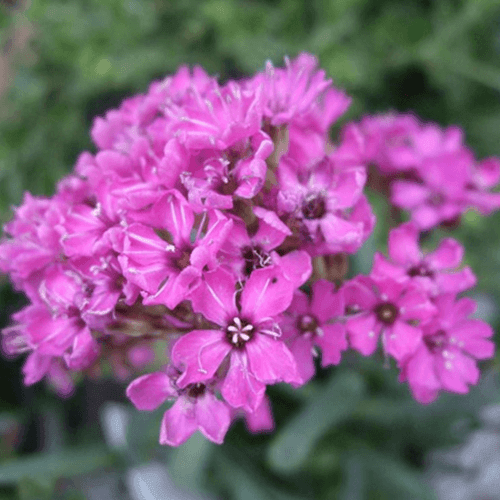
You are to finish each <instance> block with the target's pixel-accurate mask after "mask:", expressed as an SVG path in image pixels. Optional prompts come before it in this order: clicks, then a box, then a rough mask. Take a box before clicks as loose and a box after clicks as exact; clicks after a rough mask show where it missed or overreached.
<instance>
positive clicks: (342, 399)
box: [268, 372, 364, 473]
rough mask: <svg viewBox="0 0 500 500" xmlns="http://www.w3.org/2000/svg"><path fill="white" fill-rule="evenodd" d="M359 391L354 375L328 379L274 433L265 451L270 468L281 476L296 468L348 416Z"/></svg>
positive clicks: (358, 379) (360, 386) (359, 383)
mask: <svg viewBox="0 0 500 500" xmlns="http://www.w3.org/2000/svg"><path fill="white" fill-rule="evenodd" d="M363 392H364V386H363V379H362V378H361V376H360V375H358V374H356V373H353V372H343V373H340V374H339V375H336V376H334V377H332V378H331V379H330V381H329V382H328V384H327V385H326V387H325V388H324V389H323V390H322V391H319V392H318V394H316V395H315V396H314V398H312V399H311V400H310V401H309V402H308V404H307V405H306V406H305V407H304V408H303V409H302V411H301V412H300V413H298V414H297V415H295V417H293V418H292V420H291V421H290V422H288V424H287V425H286V426H285V427H284V428H282V430H281V431H280V432H279V433H278V434H277V436H276V437H275V439H274V440H273V442H272V444H271V446H270V447H269V450H268V459H269V462H270V464H271V466H272V467H273V468H274V469H275V470H277V471H280V472H285V473H288V472H292V471H295V470H296V469H298V468H299V467H300V466H301V465H302V464H303V463H304V462H305V460H306V459H307V456H308V455H309V453H310V452H311V450H312V449H313V447H314V445H315V444H316V442H317V441H318V439H319V438H320V437H321V436H322V435H323V434H324V433H325V432H326V431H327V430H328V429H329V428H331V427H333V426H335V425H338V424H339V423H340V422H342V421H343V420H345V419H346V418H347V417H349V416H350V415H352V413H353V412H354V411H355V409H356V406H357V405H358V403H359V402H360V401H361V398H362V396H363Z"/></svg>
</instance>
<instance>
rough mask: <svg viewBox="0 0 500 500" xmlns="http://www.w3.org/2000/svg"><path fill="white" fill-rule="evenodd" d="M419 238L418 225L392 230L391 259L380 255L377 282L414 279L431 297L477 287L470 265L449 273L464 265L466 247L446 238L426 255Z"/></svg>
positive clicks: (375, 272) (375, 264)
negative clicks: (421, 248)
mask: <svg viewBox="0 0 500 500" xmlns="http://www.w3.org/2000/svg"><path fill="white" fill-rule="evenodd" d="M419 235H420V231H419V229H418V227H417V225H416V224H414V223H411V222H408V223H406V224H402V225H401V226H399V227H397V228H395V229H393V230H392V231H391V232H390V233H389V242H388V252H389V257H390V260H388V259H386V258H385V257H384V256H383V255H382V254H380V253H378V252H377V253H376V254H375V258H374V262H373V270H372V272H371V276H372V277H373V278H375V279H378V280H380V279H384V278H391V279H394V280H396V281H400V282H405V281H410V280H412V281H413V282H418V283H419V285H420V286H422V287H423V289H425V290H426V291H427V292H428V293H429V294H430V295H432V296H436V295H438V294H441V293H459V292H463V291H464V290H467V289H469V288H472V287H473V286H474V285H475V284H476V277H475V276H474V274H473V273H472V270H471V269H470V267H468V266H466V267H464V268H463V269H462V270H460V271H457V272H450V270H452V269H456V268H457V267H458V266H459V265H460V264H461V262H462V258H463V254H464V248H463V247H462V245H460V243H458V241H456V240H454V239H452V238H445V239H444V240H442V241H441V243H440V244H439V246H438V247H437V248H436V250H434V251H433V252H429V253H427V254H425V255H424V254H423V252H422V251H421V250H420V248H419V245H418V240H419Z"/></svg>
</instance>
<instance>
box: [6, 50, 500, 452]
mask: <svg viewBox="0 0 500 500" xmlns="http://www.w3.org/2000/svg"><path fill="white" fill-rule="evenodd" d="M349 104H350V99H349V97H347V96H346V95H345V94H344V93H343V92H342V91H340V90H338V89H336V88H334V87H333V86H332V82H331V81H330V80H329V79H327V78H326V77H325V74H324V72H323V71H322V70H319V69H318V68H317V61H316V59H315V58H314V57H313V56H311V55H308V54H301V55H299V56H298V57H297V58H296V59H294V60H292V61H289V60H287V61H286V66H285V67H284V68H274V67H273V66H272V65H271V64H268V66H267V67H266V69H265V71H263V72H262V73H258V74H257V75H256V76H254V77H253V78H250V79H246V80H240V81H230V82H228V83H226V84H225V85H220V84H219V83H218V82H217V81H216V79H214V78H212V77H210V76H209V75H207V74H206V73H205V72H204V71H203V70H202V69H200V68H194V69H193V70H192V71H190V70H189V69H188V68H185V67H182V68H180V69H179V71H178V72H177V73H176V74H175V75H173V76H170V77H167V78H165V79H164V80H162V81H158V82H154V83H153V84H152V85H151V86H150V88H149V90H148V92H147V93H146V94H144V95H137V96H135V97H132V98H130V99H127V100H126V101H124V102H123V104H122V105H121V107H120V108H119V109H118V110H112V111H109V112H108V113H107V114H106V115H105V116H104V117H103V118H97V119H96V120H95V122H94V125H93V127H92V131H91V134H92V138H93V140H94V143H95V144H96V147H97V153H95V154H90V153H87V152H86V153H83V154H82V155H81V156H80V157H79V159H78V162H77V165H76V167H75V171H74V173H73V174H72V175H70V176H68V177H66V178H65V179H63V180H62V181H61V182H60V183H59V185H58V186H57V190H56V193H55V195H54V196H53V197H51V198H42V197H33V196H31V195H29V194H26V196H25V199H24V202H23V204H22V205H21V206H20V207H19V208H17V209H16V212H15V216H14V219H13V220H12V221H11V222H9V223H8V224H7V225H6V226H5V233H6V236H5V237H4V239H3V240H2V242H1V243H0V270H1V271H3V272H6V273H9V274H10V277H11V279H12V281H13V283H14V285H15V286H16V288H17V289H19V290H22V291H24V292H25V293H26V295H27V296H28V298H29V300H30V304H29V305H28V306H27V307H25V308H24V309H23V310H22V311H20V312H18V313H17V314H15V315H14V324H13V326H11V327H9V328H7V329H5V330H4V331H3V348H4V352H5V353H6V354H8V355H14V354H19V353H23V352H26V353H28V357H27V360H26V363H25V365H24V368H23V371H24V376H25V383H26V384H33V383H35V382H37V381H39V380H41V379H42V378H44V377H46V378H47V379H48V380H49V381H50V382H51V383H52V384H53V385H54V386H55V387H56V389H57V390H58V391H59V392H60V393H62V394H65V393H70V392H71V390H72V384H73V378H74V375H75V374H76V373H78V372H83V373H84V374H86V375H87V376H98V375H99V374H101V373H102V372H103V371H105V370H108V371H109V370H110V369H111V370H112V373H114V375H115V376H116V377H118V378H120V379H129V378H130V377H132V376H134V375H135V374H139V373H144V372H146V373H148V372H149V373H148V374H146V375H142V376H140V377H139V378H137V379H135V380H134V381H133V382H131V383H130V385H129V386H128V389H127V395H128V397H129V398H130V399H131V401H132V402H133V403H134V405H135V406H136V407H137V408H139V409H141V410H153V409H156V408H158V407H159V406H161V405H162V404H163V403H164V402H165V401H167V400H170V401H174V404H173V406H171V407H170V408H169V409H168V410H167V411H166V413H165V415H164V418H163V421H162V425H161V431H160V442H161V443H162V444H169V445H179V444H180V443H182V442H184V441H185V440H186V439H187V438H188V437H189V436H190V435H191V434H192V433H193V432H195V431H196V430H200V431H201V432H202V433H203V434H204V435H205V436H206V437H207V438H208V439H210V440H212V441H214V442H217V443H220V442H222V440H223V439H224V436H225V434H226V432H227V430H228V428H229V426H230V424H231V422H232V421H233V420H234V419H235V418H241V417H243V418H245V419H246V422H247V425H248V427H249V429H250V430H252V431H254V432H257V431H263V430H269V429H271V428H272V427H273V420H272V416H271V414H270V404H269V401H268V399H267V398H266V396H265V392H266V386H267V385H270V384H275V383H278V382H286V383H289V384H291V385H292V386H294V387H298V386H300V385H302V384H304V383H306V382H307V381H308V380H310V379H311V378H312V377H313V376H314V373H315V362H314V359H315V358H316V357H318V356H320V358H321V365H322V366H328V365H335V364H338V363H339V362H340V360H341V356H342V353H343V352H344V351H345V350H346V349H348V348H349V347H350V348H352V349H354V350H356V351H359V352H360V353H361V354H362V355H365V356H367V355H371V354H373V353H374V352H375V351H376V349H377V347H378V346H380V347H381V349H382V350H383V353H384V355H385V356H386V357H389V356H390V357H392V358H394V360H395V363H396V364H397V366H398V367H399V369H400V373H401V380H406V381H408V384H409V386H410V388H411V391H412V393H413V395H414V396H415V398H416V399H418V400H419V401H422V402H429V401H432V400H433V399H434V398H435V397H436V396H437V394H438V392H439V391H440V390H442V389H444V390H448V391H453V392H459V393H464V392H467V390H468V386H469V384H474V383H476V382H477V380H478V377H479V372H478V369H477V366H476V359H483V358H488V357H491V356H492V355H493V343H492V342H491V341H490V340H488V338H489V337H491V335H492V330H491V328H490V327H489V326H488V325H487V324H486V323H484V322H482V321H480V320H477V319H470V318H469V317H470V315H471V314H472V313H473V312H474V308H475V305H474V302H473V301H472V300H470V299H467V298H457V295H458V294H460V293H461V292H463V291H465V290H467V289H470V288H471V287H472V286H474V284H475V277H474V275H473V273H472V271H471V270H470V269H469V268H468V267H462V268H461V269H458V268H459V267H460V265H461V262H462V256H463V248H462V247H461V245H460V244H459V243H458V242H457V241H455V240H453V239H450V238H448V239H445V240H443V241H442V242H441V244H440V245H439V246H438V248H437V249H436V250H434V251H433V252H430V253H427V254H426V253H423V252H422V251H421V249H420V247H419V238H420V232H421V231H422V230H428V229H430V228H431V227H433V226H435V225H437V224H439V223H442V222H449V220H450V219H453V218H456V217H457V216H459V215H460V214H461V213H462V212H463V211H464V210H466V209H468V208H469V207H476V208H478V209H479V211H481V212H483V213H486V212H490V211H491V210H493V209H496V208H497V207H498V206H500V200H499V196H500V195H498V194H494V193H490V192H488V189H489V188H490V187H491V186H493V185H494V184H496V182H497V181H498V179H499V177H500V163H499V162H498V160H496V159H489V160H484V161H482V162H479V163H477V162H476V161H475V160H474V158H473V157H472V154H471V153H470V151H469V150H468V149H467V148H466V147H465V146H464V145H463V143H462V137H461V133H460V131H459V130H458V129H455V128H450V129H447V130H444V131H443V130H441V129H440V128H439V127H437V126H436V125H424V124H421V123H420V122H419V121H418V120H417V119H416V118H415V117H413V116H410V115H388V116H375V117H365V118H364V119H363V120H362V121H361V122H360V123H351V124H348V125H346V126H345V127H344V129H343V131H342V134H341V136H340V139H339V140H338V141H337V142H331V140H330V138H329V135H328V134H329V129H330V127H331V125H332V124H333V123H335V122H336V121H337V119H338V118H339V117H340V116H341V115H342V114H343V113H344V112H345V111H346V109H347V108H348V106H349ZM368 169H370V174H371V176H372V173H373V171H376V172H378V176H379V179H380V178H384V179H386V182H385V184H384V183H382V184H384V185H385V186H386V187H387V186H388V185H389V184H390V187H391V189H392V193H391V201H392V202H393V203H394V204H395V205H397V206H398V207H401V208H404V209H407V210H409V211H410V212H411V217H412V220H413V221H414V222H409V223H406V224H402V225H400V226H399V227H396V228H394V229H393V230H392V231H391V233H390V235H389V246H388V249H389V250H388V257H385V256H383V255H382V254H376V255H375V261H374V265H373V270H372V272H371V274H370V275H369V276H356V277H353V278H352V279H350V280H345V279H344V278H345V276H346V273H347V270H348V259H349V255H352V254H354V253H356V252H357V251H358V250H359V248H360V247H361V246H362V244H363V242H364V241H365V240H366V239H367V238H368V236H369V235H370V234H371V232H372V230H373V227H374V225H375V217H374V215H373V213H372V210H371V207H370V204H369V203H368V201H367V198H366V196H365V194H364V189H365V184H366V182H367V171H368ZM451 171H453V175H450V172H451ZM444 179H445V180H446V181H445V182H443V180H444ZM160 367H161V368H160Z"/></svg>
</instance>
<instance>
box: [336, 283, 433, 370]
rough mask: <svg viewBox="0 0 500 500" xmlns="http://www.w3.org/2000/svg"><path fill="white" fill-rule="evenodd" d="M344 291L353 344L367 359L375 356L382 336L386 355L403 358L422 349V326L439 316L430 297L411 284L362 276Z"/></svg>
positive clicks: (350, 336) (344, 287)
mask: <svg viewBox="0 0 500 500" xmlns="http://www.w3.org/2000/svg"><path fill="white" fill-rule="evenodd" d="M343 289H344V297H345V303H346V311H347V312H348V314H349V315H348V316H347V321H346V329H347V333H348V337H349V343H350V345H351V346H352V347H353V348H354V349H356V350H357V351H359V352H360V353H361V354H363V355H364V356H369V355H370V354H373V352H374V351H375V349H376V347H377V342H378V339H379V337H382V345H383V348H384V351H385V353H387V354H390V355H391V356H393V357H394V358H395V359H396V360H398V361H399V360H401V359H403V358H404V357H406V356H408V355H409V354H411V353H413V352H414V351H415V349H417V347H418V346H419V344H420V341H421V338H422V328H421V326H420V325H421V324H423V323H425V322H427V321H430V320H431V319H432V317H433V315H434V314H435V313H436V308H435V306H434V305H433V304H432V303H431V302H430V301H429V298H428V297H427V295H426V294H425V293H424V292H422V291H421V290H420V289H419V287H416V286H415V285H413V284H412V283H411V282H410V283H400V282H397V281H394V280H391V279H385V280H383V281H382V280H380V281H375V280H373V279H372V278H369V277H365V276H358V277H356V278H354V279H352V280H350V281H348V282H347V283H345V284H344V286H343ZM417 325H418V326H417Z"/></svg>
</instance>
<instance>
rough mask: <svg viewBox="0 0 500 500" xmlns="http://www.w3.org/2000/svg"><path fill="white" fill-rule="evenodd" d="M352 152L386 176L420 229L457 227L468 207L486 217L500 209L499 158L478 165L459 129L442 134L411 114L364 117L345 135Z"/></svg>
mask: <svg viewBox="0 0 500 500" xmlns="http://www.w3.org/2000/svg"><path fill="white" fill-rule="evenodd" d="M344 133H345V136H346V139H347V138H348V139H347V140H348V141H349V144H350V147H349V152H350V154H353V153H352V151H353V150H356V151H357V153H354V154H355V155H356V154H357V155H358V158H359V159H360V160H361V161H363V162H364V163H365V164H366V165H371V166H372V167H373V172H374V173H376V174H378V175H379V176H380V175H381V176H382V177H383V182H382V183H380V180H379V182H378V183H377V182H375V183H374V184H375V185H376V184H379V186H374V187H381V186H380V184H381V185H382V187H383V188H385V189H387V187H390V200H391V203H392V204H393V205H395V206H396V207H399V208H401V209H404V210H408V211H409V212H410V213H411V219H412V220H413V221H414V222H415V223H416V224H417V225H418V227H419V228H420V229H421V230H422V231H426V230H429V229H432V228H433V227H435V226H437V225H439V224H448V225H452V226H453V225H454V224H456V223H458V222H459V221H460V217H461V215H462V214H463V213H464V212H465V211H466V210H468V209H469V208H475V209H477V210H478V211H479V212H480V213H482V214H484V215H487V214H490V213H491V212H492V211H494V210H496V209H498V208H499V207H500V193H493V192H491V191H490V189H491V188H492V187H494V186H495V185H496V184H498V182H499V180H500V160H499V159H498V158H487V159H485V160H482V161H480V162H478V161H476V159H475V158H474V154H473V152H472V151H471V150H470V149H469V148H468V147H467V146H466V145H465V144H464V141H463V133H462V131H461V130H460V129H459V128H458V127H449V128H447V129H444V130H442V129H441V128H440V127H439V126H438V125H436V124H434V123H428V124H422V123H420V121H419V120H418V119H417V118H416V117H415V116H413V115H410V114H402V115H398V114H387V115H379V116H366V117H364V118H363V119H362V120H361V122H360V123H356V124H350V125H348V126H347V127H346V130H345V131H344Z"/></svg>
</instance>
